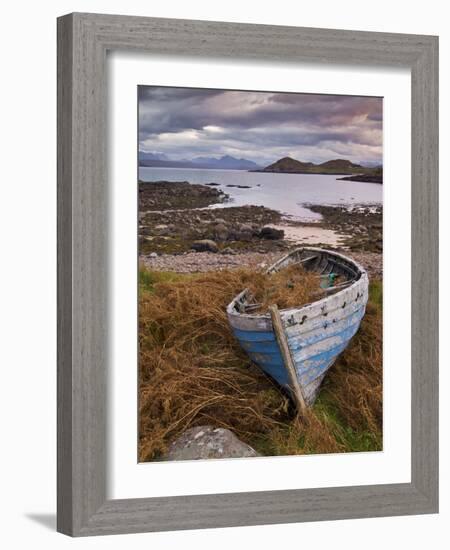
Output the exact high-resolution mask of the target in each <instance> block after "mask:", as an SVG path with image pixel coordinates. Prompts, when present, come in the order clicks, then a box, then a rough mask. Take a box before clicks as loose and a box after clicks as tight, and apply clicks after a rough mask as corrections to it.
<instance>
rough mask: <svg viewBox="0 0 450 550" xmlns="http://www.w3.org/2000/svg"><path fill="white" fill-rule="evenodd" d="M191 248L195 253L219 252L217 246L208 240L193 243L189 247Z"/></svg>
mask: <svg viewBox="0 0 450 550" xmlns="http://www.w3.org/2000/svg"><path fill="white" fill-rule="evenodd" d="M191 248H192V249H193V250H195V251H196V252H219V247H218V246H217V243H215V242H214V241H211V240H210V239H203V240H200V241H194V242H193V243H192V245H191Z"/></svg>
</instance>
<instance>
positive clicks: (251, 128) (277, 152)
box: [139, 86, 382, 165]
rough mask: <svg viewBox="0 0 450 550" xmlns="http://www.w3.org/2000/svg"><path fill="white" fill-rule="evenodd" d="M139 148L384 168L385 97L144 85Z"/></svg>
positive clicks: (181, 155)
mask: <svg viewBox="0 0 450 550" xmlns="http://www.w3.org/2000/svg"><path fill="white" fill-rule="evenodd" d="M139 149H140V150H141V151H145V152H149V153H156V154H164V155H167V157H168V158H170V159H171V160H181V159H188V160H190V159H192V158H194V157H197V156H209V157H216V158H217V157H220V156H222V155H231V156H233V157H237V158H246V159H249V160H253V161H254V162H257V163H258V164H261V165H266V164H269V163H271V162H274V161H275V160H278V159H279V158H281V157H284V156H291V157H293V158H296V159H298V160H302V161H311V162H323V161H326V160H330V159H334V158H346V159H349V160H351V161H353V162H362V163H374V162H377V163H381V162H382V99H381V98H375V97H355V96H337V95H315V94H291V93H267V92H242V91H223V90H206V89H194V88H165V87H156V86H140V87H139Z"/></svg>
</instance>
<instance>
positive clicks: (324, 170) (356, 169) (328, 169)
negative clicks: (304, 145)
mask: <svg viewBox="0 0 450 550" xmlns="http://www.w3.org/2000/svg"><path fill="white" fill-rule="evenodd" d="M251 172H270V173H275V174H326V175H345V174H349V176H350V177H345V178H339V179H343V180H350V181H363V182H370V183H383V169H382V167H381V166H377V167H374V168H372V167H369V166H362V165H361V164H355V163H353V162H351V161H350V160H347V159H334V160H328V161H326V162H322V163H321V164H315V163H313V162H302V161H300V160H296V159H293V158H291V157H283V158H281V159H279V160H277V161H276V162H274V163H273V164H269V166H266V167H265V168H261V169H257V170H251Z"/></svg>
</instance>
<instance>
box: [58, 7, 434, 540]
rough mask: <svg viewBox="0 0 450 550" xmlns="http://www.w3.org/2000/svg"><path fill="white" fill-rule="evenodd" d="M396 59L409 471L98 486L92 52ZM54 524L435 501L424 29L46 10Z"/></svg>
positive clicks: (235, 521) (104, 188)
mask: <svg viewBox="0 0 450 550" xmlns="http://www.w3.org/2000/svg"><path fill="white" fill-rule="evenodd" d="M124 49H132V50H136V51H138V52H148V53H150V54H152V53H153V54H154V53H158V54H160V53H164V54H171V55H178V56H182V55H185V54H186V52H189V55H191V56H216V57H228V58H236V59H238V58H247V59H255V60H258V59H262V60H274V61H277V60H279V61H290V62H298V61H302V62H304V61H308V62H315V63H332V64H349V63H356V64H364V65H368V66H374V65H379V66H385V65H388V66H394V67H408V68H410V69H411V74H412V243H411V245H412V394H411V406H412V480H411V483H402V484H390V485H373V486H354V487H336V488H326V489H301V490H283V491H264V492H251V493H233V494H210V495H194V496H178V497H164V498H145V499H130V500H108V499H107V497H106V494H107V493H106V484H107V471H106V463H107V456H106V451H105V449H106V424H107V418H106V410H107V409H106V399H107V395H106V383H107V379H106V378H107V374H106V373H107V365H108V355H107V349H108V348H107V342H108V330H107V327H108V301H107V295H108V287H107V281H108V273H107V254H108V230H107V228H108V183H107V170H106V165H107V163H106V147H105V141H106V92H107V79H106V53H107V51H108V50H124ZM58 314H59V323H58V510H57V512H58V521H57V525H58V527H57V528H58V530H59V531H61V532H63V533H66V534H69V535H72V536H82V535H99V534H111V533H132V532H139V531H163V530H176V529H195V528H208V527H227V526H237V525H259V524H270V523H272V524H274V523H289V522H302V521H318V520H331V519H344V518H362V517H372V516H394V515H405V514H426V513H434V512H437V510H438V357H437V349H438V330H437V329H438V38H437V37H434V36H418V35H406V34H387V33H372V32H355V31H345V30H326V29H310V28H296V27H277V26H266V25H247V24H236V23H217V22H207V21H187V20H177V19H154V18H142V17H124V16H116V15H96V14H95V15H94V14H82V13H75V14H70V15H66V16H63V17H61V18H59V19H58Z"/></svg>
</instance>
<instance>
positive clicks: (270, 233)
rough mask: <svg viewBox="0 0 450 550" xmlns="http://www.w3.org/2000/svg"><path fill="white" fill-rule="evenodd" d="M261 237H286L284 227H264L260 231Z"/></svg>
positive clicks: (271, 238)
mask: <svg viewBox="0 0 450 550" xmlns="http://www.w3.org/2000/svg"><path fill="white" fill-rule="evenodd" d="M259 237H260V239H270V240H278V239H283V238H284V231H283V230H282V229H275V227H269V226H266V227H263V228H262V229H261V231H260V232H259Z"/></svg>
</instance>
